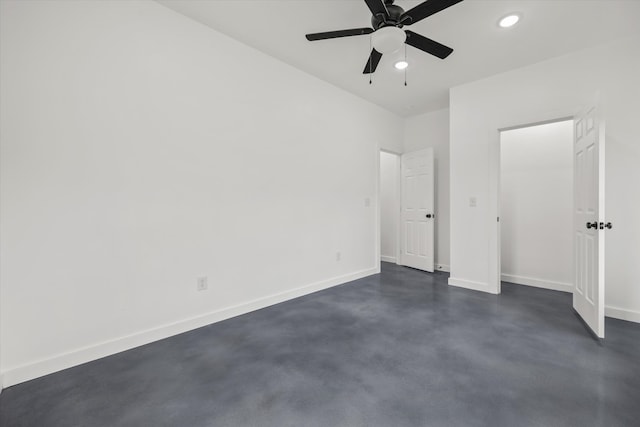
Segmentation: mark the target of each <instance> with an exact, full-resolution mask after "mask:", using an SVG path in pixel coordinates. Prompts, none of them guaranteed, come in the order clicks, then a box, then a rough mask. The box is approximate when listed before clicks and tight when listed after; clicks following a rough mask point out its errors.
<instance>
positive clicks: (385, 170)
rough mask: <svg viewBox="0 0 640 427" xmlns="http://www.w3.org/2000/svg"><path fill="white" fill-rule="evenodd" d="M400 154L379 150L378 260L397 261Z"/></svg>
mask: <svg viewBox="0 0 640 427" xmlns="http://www.w3.org/2000/svg"><path fill="white" fill-rule="evenodd" d="M399 213H400V155H399V154H396V153H392V152H389V151H380V261H382V262H391V263H394V264H396V263H397V262H398V249H399V243H398V242H399V231H398V224H399V221H400V218H399Z"/></svg>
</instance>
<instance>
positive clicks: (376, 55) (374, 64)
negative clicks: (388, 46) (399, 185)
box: [362, 49, 382, 74]
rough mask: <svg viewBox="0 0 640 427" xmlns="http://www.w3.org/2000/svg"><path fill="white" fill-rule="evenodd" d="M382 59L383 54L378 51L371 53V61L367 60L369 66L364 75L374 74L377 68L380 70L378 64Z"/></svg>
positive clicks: (365, 68)
mask: <svg viewBox="0 0 640 427" xmlns="http://www.w3.org/2000/svg"><path fill="white" fill-rule="evenodd" d="M381 58H382V54H381V53H380V52H378V51H377V50H375V49H373V50H372V51H371V55H370V56H369V59H367V65H366V66H365V67H364V71H363V72H362V74H371V73H374V72H375V71H376V68H378V63H379V62H380V59H381Z"/></svg>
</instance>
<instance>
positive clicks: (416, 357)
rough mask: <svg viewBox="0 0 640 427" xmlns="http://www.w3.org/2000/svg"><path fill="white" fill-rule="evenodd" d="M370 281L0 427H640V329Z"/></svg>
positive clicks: (560, 307)
mask: <svg viewBox="0 0 640 427" xmlns="http://www.w3.org/2000/svg"><path fill="white" fill-rule="evenodd" d="M446 279H447V275H445V274H442V273H436V274H427V273H423V272H419V271H416V270H412V269H409V268H403V267H398V266H395V265H391V264H386V263H383V269H382V273H381V274H379V275H375V276H371V277H368V278H365V279H361V280H357V281H355V282H351V283H348V284H345V285H342V286H338V287H335V288H332V289H328V290H326V291H322V292H318V293H315V294H312V295H308V296H305V297H302V298H298V299H295V300H292V301H288V302H286V303H282V304H278V305H275V306H272V307H269V308H266V309H263V310H259V311H256V312H253V313H250V314H247V315H244V316H240V317H236V318H234V319H230V320H227V321H225V322H221V323H217V324H214V325H210V326H207V327H204V328H201V329H198V330H195V331H192V332H189V333H185V334H182V335H178V336H175V337H172V338H169V339H166V340H163V341H159V342H156V343H153V344H149V345H146V346H143V347H139V348H136V349H133V350H130V351H126V352H123V353H119V354H116V355H114V356H110V357H107V358H104V359H101V360H97V361H95V362H91V363H87V364H85V365H82V366H78V367H75V368H72V369H68V370H65V371H62V372H59V373H56V374H52V375H49V376H46V377H43V378H40V379H37V380H33V381H30V382H27V383H23V384H20V385H16V386H14V387H10V388H8V389H6V390H4V391H3V393H2V395H0V425H1V426H3V427H8V426H11V427H19V426H34V427H35V426H37V427H50V426H51V427H55V426H65V427H67V426H82V427H91V426H154V427H156V426H189V427H195V426H260V427H262V426H268V427H271V426H273V427H283V426H295V427H301V426H322V427H331V426H349V427H352V426H384V427H401V426H461V427H470V426H509V427H513V426H544V427H553V426H607V427H610V426H639V425H640V325H638V324H633V323H629V322H623V321H618V320H613V319H607V323H606V328H607V330H606V333H607V338H606V340H605V341H604V344H603V345H600V344H598V343H596V342H595V341H594V340H593V339H592V338H591V337H590V336H589V334H588V333H587V331H586V330H585V328H584V327H583V325H582V324H581V322H580V321H579V320H578V318H577V317H576V316H575V315H574V313H573V311H572V309H571V296H570V295H568V294H565V293H561V292H554V291H547V290H540V289H535V288H529V287H525V286H518V285H510V284H505V285H504V286H503V293H502V295H499V296H495V295H488V294H483V293H479V292H474V291H468V290H463V289H457V288H453V287H449V286H447V284H446Z"/></svg>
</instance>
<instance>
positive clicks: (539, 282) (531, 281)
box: [501, 273, 573, 293]
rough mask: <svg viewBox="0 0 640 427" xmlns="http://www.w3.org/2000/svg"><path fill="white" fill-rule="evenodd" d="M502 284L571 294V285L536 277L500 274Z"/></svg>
mask: <svg viewBox="0 0 640 427" xmlns="http://www.w3.org/2000/svg"><path fill="white" fill-rule="evenodd" d="M501 280H502V281H503V282H509V283H515V284H516V285H526V286H533V287H535V288H542V289H551V290H554V291H561V292H569V293H573V284H571V283H566V282H556V281H553V280H545V279H538V278H536V277H526V276H519V275H516V274H506V273H502V275H501Z"/></svg>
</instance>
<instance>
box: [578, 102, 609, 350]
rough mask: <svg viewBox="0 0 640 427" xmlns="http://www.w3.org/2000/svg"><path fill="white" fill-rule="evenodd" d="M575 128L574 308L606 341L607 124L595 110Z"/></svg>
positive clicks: (594, 331)
mask: <svg viewBox="0 0 640 427" xmlns="http://www.w3.org/2000/svg"><path fill="white" fill-rule="evenodd" d="M574 126H575V129H574V148H573V156H574V157H573V162H574V164H573V167H574V194H573V197H574V202H573V204H574V217H573V218H574V220H573V229H574V233H573V234H574V240H575V241H574V267H575V268H574V283H575V288H574V291H573V308H574V309H575V310H576V312H577V313H578V314H579V315H580V316H581V317H582V319H583V320H584V321H585V323H586V324H587V325H588V326H589V327H590V328H591V330H592V331H593V333H594V334H595V335H596V336H598V337H599V338H604V226H603V225H604V123H603V121H602V120H600V118H599V117H598V109H597V108H596V106H592V107H590V108H588V109H586V110H585V111H584V112H583V113H580V114H578V115H576V117H575V122H574Z"/></svg>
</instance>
